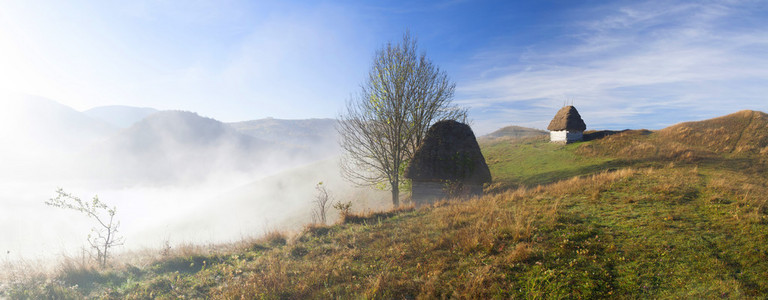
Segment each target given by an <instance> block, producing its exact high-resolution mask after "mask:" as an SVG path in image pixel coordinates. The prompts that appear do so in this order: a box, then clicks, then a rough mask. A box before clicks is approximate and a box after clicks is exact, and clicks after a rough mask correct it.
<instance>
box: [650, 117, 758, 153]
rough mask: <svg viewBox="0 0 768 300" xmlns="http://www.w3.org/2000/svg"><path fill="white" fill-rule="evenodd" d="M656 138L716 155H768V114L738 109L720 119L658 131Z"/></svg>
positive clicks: (682, 124) (695, 122)
mask: <svg viewBox="0 0 768 300" xmlns="http://www.w3.org/2000/svg"><path fill="white" fill-rule="evenodd" d="M658 134H659V137H660V138H662V139H666V140H669V141H675V142H679V143H683V144H686V145H690V146H693V147H703V148H706V149H707V150H709V151H713V152H718V153H755V152H760V153H762V154H765V153H768V114H766V113H763V112H760V111H752V110H742V111H739V112H736V113H732V114H729V115H725V116H722V117H718V118H714V119H709V120H703V121H694V122H684V123H680V124H676V125H672V126H670V127H667V128H664V129H662V130H659V131H658Z"/></svg>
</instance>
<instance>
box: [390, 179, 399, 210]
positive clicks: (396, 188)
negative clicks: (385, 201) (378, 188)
mask: <svg viewBox="0 0 768 300" xmlns="http://www.w3.org/2000/svg"><path fill="white" fill-rule="evenodd" d="M398 185H399V183H397V184H392V206H394V207H398V206H400V187H399V186H398Z"/></svg>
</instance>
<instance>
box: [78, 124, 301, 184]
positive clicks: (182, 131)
mask: <svg viewBox="0 0 768 300" xmlns="http://www.w3.org/2000/svg"><path fill="white" fill-rule="evenodd" d="M277 150H279V151H277ZM93 151H94V152H96V154H94V155H93V156H95V157H98V158H99V159H100V161H99V162H98V163H97V164H96V166H95V169H96V170H97V171H99V172H107V173H111V174H113V175H116V176H120V178H126V177H129V178H131V177H132V178H134V179H139V180H142V181H149V182H158V183H166V182H173V181H178V180H181V181H198V180H203V179H205V178H207V177H208V176H211V175H214V174H225V173H228V172H253V171H255V170H256V169H258V168H260V167H264V166H266V165H267V164H268V163H270V162H272V161H274V159H272V157H269V155H271V154H272V153H280V155H279V156H280V158H284V159H286V160H289V159H290V155H292V154H295V151H294V150H293V149H285V148H281V149H278V148H277V147H274V146H273V145H272V144H271V143H269V142H266V141H263V140H260V139H257V138H254V137H251V136H247V135H244V134H241V133H239V132H238V131H237V130H235V129H234V128H232V127H230V126H229V125H227V124H224V123H222V122H219V121H217V120H214V119H211V118H206V117H201V116H199V115H197V114H196V113H191V112H184V111H162V112H158V113H155V114H153V115H150V116H149V117H147V118H145V119H143V120H141V121H139V122H138V123H136V124H134V125H133V126H131V127H129V128H128V129H125V130H123V131H121V132H120V133H118V134H116V135H114V136H112V137H110V138H109V139H107V140H105V141H104V142H103V143H101V144H99V145H97V146H95V147H94V148H93ZM278 161H279V160H278ZM104 166H108V167H107V168H108V169H106V170H105V169H102V168H103V167H104Z"/></svg>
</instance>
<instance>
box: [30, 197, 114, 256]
mask: <svg viewBox="0 0 768 300" xmlns="http://www.w3.org/2000/svg"><path fill="white" fill-rule="evenodd" d="M45 204H46V205H49V206H53V207H60V208H65V209H71V210H75V211H79V212H81V213H84V214H86V215H87V216H88V217H90V218H92V219H94V220H96V222H97V223H98V224H99V227H94V228H92V229H91V234H89V235H88V243H89V244H90V245H91V248H92V249H93V250H95V251H96V260H97V261H98V262H99V265H101V266H102V267H104V266H105V265H106V264H107V259H108V258H109V249H111V248H112V247H115V246H120V245H122V244H123V241H124V238H123V237H119V236H118V235H117V229H118V228H119V227H120V222H119V221H115V212H116V210H115V207H112V208H109V207H108V206H107V204H105V203H104V202H101V201H100V200H99V196H93V200H91V201H90V202H86V201H83V200H81V199H80V198H78V197H76V196H73V195H72V194H69V193H67V192H64V190H63V189H61V188H58V189H57V190H56V198H52V199H49V200H48V201H45Z"/></svg>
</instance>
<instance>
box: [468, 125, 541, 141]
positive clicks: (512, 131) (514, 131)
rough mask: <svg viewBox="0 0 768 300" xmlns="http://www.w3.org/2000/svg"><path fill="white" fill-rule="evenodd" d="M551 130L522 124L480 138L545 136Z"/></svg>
mask: <svg viewBox="0 0 768 300" xmlns="http://www.w3.org/2000/svg"><path fill="white" fill-rule="evenodd" d="M548 134H549V132H548V131H545V130H539V129H535V128H528V127H521V126H507V127H504V128H501V129H499V130H496V131H494V132H491V133H489V134H486V135H483V136H481V137H479V138H478V139H482V140H494V139H521V138H528V137H536V136H544V135H548Z"/></svg>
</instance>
